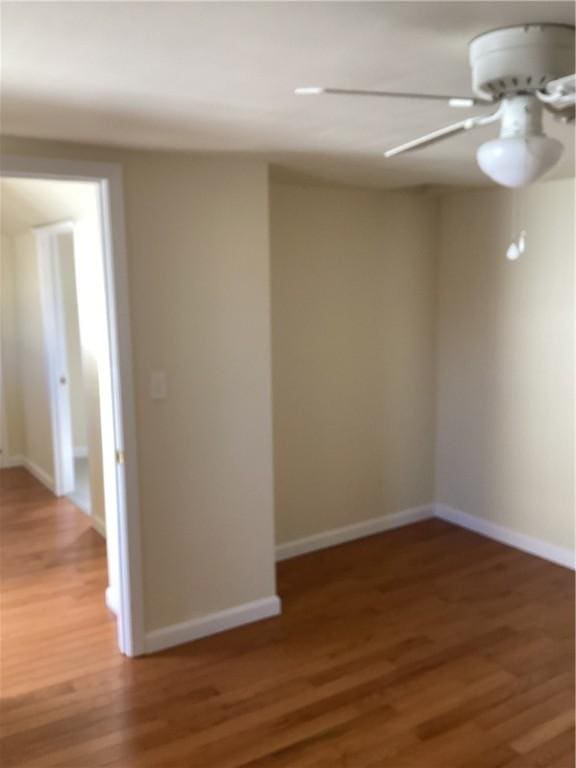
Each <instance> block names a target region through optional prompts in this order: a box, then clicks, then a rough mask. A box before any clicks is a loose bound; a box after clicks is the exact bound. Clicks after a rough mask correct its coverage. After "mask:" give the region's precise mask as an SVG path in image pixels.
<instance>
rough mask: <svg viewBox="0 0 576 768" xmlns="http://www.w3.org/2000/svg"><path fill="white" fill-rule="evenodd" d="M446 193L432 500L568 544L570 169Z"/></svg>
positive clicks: (571, 514)
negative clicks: (517, 238) (515, 204)
mask: <svg viewBox="0 0 576 768" xmlns="http://www.w3.org/2000/svg"><path fill="white" fill-rule="evenodd" d="M519 201H520V202H519V209H520V211H521V221H523V222H525V224H526V229H527V231H528V240H527V251H526V253H525V255H524V256H523V257H522V258H521V259H519V260H518V261H516V262H509V261H507V260H506V258H505V252H506V249H507V246H508V243H509V242H510V235H511V229H510V222H511V218H512V195H511V194H510V193H509V192H506V191H500V190H492V189H491V190H486V191H478V192H466V193H458V194H452V195H449V196H447V197H445V199H444V201H443V205H442V238H441V248H440V254H441V256H440V263H439V276H438V289H439V290H438V306H439V316H438V339H439V342H438V357H437V371H438V424H437V450H436V500H437V501H438V502H441V503H444V504H447V505H449V506H452V507H455V508H456V509H459V510H462V511H464V512H467V513H469V514H472V515H477V516H478V517H481V518H485V519H487V520H489V521H491V522H494V523H497V524H499V525H502V526H506V527H508V528H511V529H512V530H514V531H517V532H520V533H523V534H526V535H529V536H533V537H536V538H538V539H541V540H542V541H544V542H548V543H550V544H553V545H557V546H562V547H568V548H572V547H573V546H574V181H573V180H562V181H551V182H545V183H541V184H536V185H534V186H533V187H530V188H528V189H527V190H526V191H523V192H522V193H521V194H520V197H519Z"/></svg>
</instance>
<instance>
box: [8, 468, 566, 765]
mask: <svg viewBox="0 0 576 768" xmlns="http://www.w3.org/2000/svg"><path fill="white" fill-rule="evenodd" d="M0 503H1V513H2V550H3V551H2V619H3V621H2V634H3V649H2V705H3V721H4V728H3V735H2V753H1V754H2V765H3V767H4V768H12V767H14V766H26V768H41V767H42V768H45V767H47V766H51V767H55V766H61V767H64V766H66V767H67V768H93V767H94V766H114V768H157V767H160V766H162V767H164V766H173V767H174V768H176V767H178V768H233V767H236V768H239V767H240V766H243V768H248V766H251V767H252V768H280V767H281V766H285V767H288V766H290V768H292V767H294V768H304V766H307V767H310V768H311V767H312V766H315V767H316V768H436V767H437V768H460V767H461V768H480V767H482V768H497V767H505V768H537V767H538V768H561V767H562V768H573V766H574V741H573V738H574V733H573V723H574V713H573V701H574V690H573V683H574V668H573V641H574V637H573V635H574V581H573V574H572V573H571V572H570V571H568V570H566V569H563V568H560V567H558V566H555V565H552V564H550V563H547V562H545V561H543V560H539V559H537V558H535V557H531V556H529V555H526V554H523V553H521V552H518V551H516V550H513V549H509V548H507V547H505V546H502V545H500V544H497V543H495V542H493V541H490V540H488V539H484V538H482V537H480V536H477V535H474V534H471V533H469V532H466V531H463V530H461V529H458V528H455V527H453V526H450V525H448V524H447V523H444V522H441V521H438V520H432V521H427V522H424V523H419V524H417V525H413V526H410V527H407V528H402V529H399V530H396V531H391V532H388V533H385V534H382V535H379V536H373V537H371V538H368V539H364V540H362V541H358V542H354V543H352V544H347V545H343V546H340V547H337V548H333V549H331V550H325V551H323V552H318V553H315V554H311V555H307V556H304V557H301V558H298V559H294V560H291V561H287V562H284V563H281V564H280V566H279V569H278V582H279V594H280V596H281V597H282V599H283V607H284V612H283V614H282V616H280V617H278V618H275V619H270V620H268V621H265V622H261V623H258V624H254V625H251V626H247V627H243V628H240V629H237V630H234V631H231V632H227V633H224V634H222V635H217V636H214V637H211V638H207V639H205V640H200V641H197V642H195V643H192V644H189V645H187V646H183V647H180V648H176V649H174V650H171V651H166V652H164V653H160V654H157V655H155V656H150V657H147V658H141V659H136V660H128V659H125V658H122V657H121V656H120V655H119V654H118V652H117V651H116V646H115V639H114V624H113V621H112V620H111V617H110V615H109V614H108V612H107V610H106V608H105V607H104V603H103V593H104V589H105V586H106V573H105V572H106V564H105V550H104V542H103V540H102V539H101V538H100V537H99V536H98V534H97V533H95V532H94V531H93V530H92V529H91V528H90V527H89V525H88V522H87V520H86V518H85V517H84V516H83V515H82V514H81V513H80V512H78V511H77V510H76V509H75V508H74V507H73V506H72V504H71V503H70V502H69V501H68V500H64V501H62V500H57V499H55V498H54V497H53V496H52V495H51V494H50V493H49V492H48V491H46V490H45V489H44V488H43V487H42V486H41V485H39V484H38V483H37V482H36V481H35V480H33V479H32V478H31V477H30V475H28V474H27V473H26V472H25V471H24V470H19V469H14V470H4V471H2V472H0Z"/></svg>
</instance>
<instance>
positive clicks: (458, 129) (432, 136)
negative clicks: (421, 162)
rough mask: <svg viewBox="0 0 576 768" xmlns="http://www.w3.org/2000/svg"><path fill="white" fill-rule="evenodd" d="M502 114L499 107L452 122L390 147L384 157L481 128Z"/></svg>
mask: <svg viewBox="0 0 576 768" xmlns="http://www.w3.org/2000/svg"><path fill="white" fill-rule="evenodd" d="M501 114H502V109H501V108H499V109H497V110H496V112H493V113H492V114H490V115H482V116H480V117H468V118H467V119H466V120H460V122H458V123H452V125H447V126H445V127H444V128H439V129H438V130H437V131H431V132H430V133H427V134H426V135H425V136H420V137H419V138H418V139H412V141H407V142H405V143H404V144H400V145H399V146H397V147H393V148H392V149H388V150H386V152H384V157H387V158H390V157H394V156H395V155H399V154H401V153H402V152H411V151H412V150H414V149H421V148H422V147H427V146H429V145H430V144H435V143H436V142H437V141H443V140H444V139H448V138H450V136H456V135H457V134H459V133H464V132H465V131H470V130H472V129H473V128H480V127H481V126H483V125H489V124H490V123H494V122H496V120H499V119H500V115H501Z"/></svg>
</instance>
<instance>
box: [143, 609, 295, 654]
mask: <svg viewBox="0 0 576 768" xmlns="http://www.w3.org/2000/svg"><path fill="white" fill-rule="evenodd" d="M281 610H282V604H281V601H280V598H279V597H278V596H277V595H271V596H270V597H264V598H262V599H261V600H254V601H252V602H250V603H242V604H241V605H235V606H234V607H233V608H227V609H226V610H224V611H217V612H215V613H209V614H207V615H206V616H200V617H198V618H196V619H190V620H189V621H183V622H180V623H178V624H170V625H168V626H166V627H161V628H160V629H153V630H151V631H150V632H147V633H146V637H145V641H144V652H145V653H156V651H162V650H164V649H165V648H172V647H173V646H175V645H182V644H184V643H189V642H191V641H192V640H198V639H199V638H201V637H207V636H208V635H215V634H217V633H218V632H224V631H226V630H229V629H234V628H235V627H241V626H242V625H244V624H251V623H252V622H254V621H261V620H262V619H268V618H271V617H272V616H278V615H279V614H280V613H281Z"/></svg>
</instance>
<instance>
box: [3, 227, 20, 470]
mask: <svg viewBox="0 0 576 768" xmlns="http://www.w3.org/2000/svg"><path fill="white" fill-rule="evenodd" d="M16 292H17V283H16V263H15V254H14V243H13V241H12V238H11V237H8V236H6V235H4V234H2V241H1V253H0V312H1V315H2V316H1V319H0V327H1V329H2V339H1V352H2V360H1V361H0V365H1V369H2V370H1V376H2V387H3V392H2V400H3V402H2V404H1V406H2V407H3V413H2V414H1V416H2V418H3V420H4V421H3V434H2V463H4V464H8V465H9V464H11V463H12V462H14V461H19V460H20V457H21V456H22V455H23V453H24V423H23V419H22V414H23V411H22V396H21V388H20V355H19V349H18V347H19V344H18V323H17V305H18V303H17V293H16Z"/></svg>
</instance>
